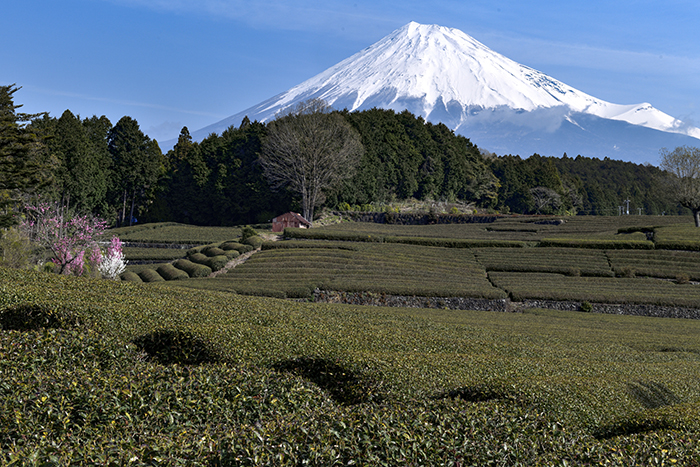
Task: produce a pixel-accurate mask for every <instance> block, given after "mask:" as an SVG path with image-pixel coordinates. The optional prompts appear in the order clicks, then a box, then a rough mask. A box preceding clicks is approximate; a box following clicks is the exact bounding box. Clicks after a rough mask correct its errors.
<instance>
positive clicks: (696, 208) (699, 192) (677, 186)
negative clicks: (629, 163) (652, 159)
mask: <svg viewBox="0 0 700 467" xmlns="http://www.w3.org/2000/svg"><path fill="white" fill-rule="evenodd" d="M660 167H661V169H662V170H665V171H666V172H668V173H669V178H668V182H669V187H670V189H671V192H672V193H673V196H674V198H675V199H676V201H678V204H680V205H681V206H683V207H686V208H688V209H690V210H691V211H692V212H693V218H694V220H695V227H700V149H699V148H695V147H689V146H680V147H677V148H676V149H674V150H673V151H672V152H669V151H668V150H667V149H666V148H664V149H662V150H661V165H660Z"/></svg>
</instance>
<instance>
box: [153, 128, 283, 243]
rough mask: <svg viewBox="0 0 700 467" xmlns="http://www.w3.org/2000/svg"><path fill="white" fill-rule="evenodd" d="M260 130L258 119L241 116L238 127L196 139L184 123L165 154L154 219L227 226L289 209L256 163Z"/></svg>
mask: <svg viewBox="0 0 700 467" xmlns="http://www.w3.org/2000/svg"><path fill="white" fill-rule="evenodd" d="M266 133H267V129H266V126H265V125H264V124H262V123H259V122H253V123H251V122H250V121H249V120H248V119H247V118H245V119H244V120H243V122H241V125H240V127H239V128H233V127H231V128H228V129H227V130H226V131H224V132H223V133H222V134H221V135H215V134H212V135H210V136H209V137H207V138H206V139H204V140H203V141H202V142H201V143H196V142H193V141H192V138H191V136H190V134H189V131H188V129H187V128H186V127H184V128H183V129H182V131H181V133H180V136H179V138H178V142H177V144H176V145H175V147H174V148H173V149H172V150H171V151H168V154H167V156H166V159H167V161H168V172H167V177H166V178H165V179H163V181H162V183H161V187H160V192H159V198H158V200H157V202H156V204H159V205H161V206H162V207H163V212H162V214H160V215H161V217H160V218H156V219H158V220H165V219H167V220H174V221H177V222H182V223H186V224H195V225H212V226H214V225H218V226H224V225H226V226H231V225H239V224H246V223H247V224H255V223H260V222H269V221H270V219H272V218H273V217H274V216H275V215H276V214H278V213H279V212H286V211H288V210H290V209H291V201H292V200H291V197H290V196H289V194H288V193H287V192H286V190H281V191H279V192H273V191H272V190H271V189H270V187H269V186H268V183H267V181H266V180H265V177H264V176H263V173H262V169H261V167H260V164H259V163H258V154H259V153H260V150H261V144H262V140H263V139H264V137H265V135H266ZM156 219H152V220H156ZM229 238H233V236H231V237H229ZM222 240H225V239H222Z"/></svg>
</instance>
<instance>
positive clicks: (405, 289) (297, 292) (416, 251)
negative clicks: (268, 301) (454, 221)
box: [183, 242, 505, 299]
mask: <svg viewBox="0 0 700 467" xmlns="http://www.w3.org/2000/svg"><path fill="white" fill-rule="evenodd" d="M278 243H281V242H276V243H271V244H269V245H270V247H271V248H270V249H267V248H266V249H263V251H261V252H259V253H256V254H255V255H254V256H252V257H251V258H250V259H249V260H248V261H246V262H245V263H244V264H241V265H239V266H237V267H236V268H234V269H232V270H230V271H228V273H226V274H225V275H222V276H218V277H216V278H213V279H206V281H204V282H202V281H189V282H188V283H187V284H183V285H186V286H187V287H194V288H199V287H205V288H210V289H214V290H226V291H235V292H237V293H242V294H254V295H271V294H274V296H278V297H282V298H284V297H290V298H292V297H294V298H308V297H310V296H311V293H312V291H313V290H315V289H316V288H321V289H326V290H340V291H348V292H366V291H368V292H373V293H379V294H392V295H410V296H429V297H431V296H443V297H476V298H494V299H497V298H504V297H505V294H503V292H501V291H499V290H497V289H494V288H493V286H492V285H491V284H490V283H489V282H488V280H487V278H486V273H485V271H484V270H483V268H482V267H481V266H480V265H479V264H478V263H477V262H476V261H475V259H474V255H473V254H472V253H471V252H470V251H468V250H459V251H454V250H449V249H446V248H432V247H422V246H415V245H392V244H383V245H378V244H358V243H356V244H347V243H345V244H341V245H332V246H331V247H330V248H306V247H305V245H302V243H304V242H295V243H297V244H299V245H300V246H301V247H300V248H290V247H286V248H276V246H277V244H278ZM306 243H307V244H309V243H313V242H306ZM267 245H268V244H266V246H267ZM292 246H293V245H292ZM338 246H340V247H341V248H338Z"/></svg>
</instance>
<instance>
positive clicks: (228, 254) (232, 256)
mask: <svg viewBox="0 0 700 467" xmlns="http://www.w3.org/2000/svg"><path fill="white" fill-rule="evenodd" d="M224 255H225V256H226V257H227V258H228V259H236V258H238V257H239V256H241V254H240V253H239V252H238V251H237V250H228V251H225V252H224Z"/></svg>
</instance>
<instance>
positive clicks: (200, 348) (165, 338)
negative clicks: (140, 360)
mask: <svg viewBox="0 0 700 467" xmlns="http://www.w3.org/2000/svg"><path fill="white" fill-rule="evenodd" d="M133 342H134V344H135V345H136V347H137V348H138V349H139V350H140V351H142V352H144V353H145V354H146V355H148V358H151V359H153V360H155V361H156V362H158V363H160V364H161V365H172V364H178V365H199V364H203V363H215V362H216V361H217V360H219V357H218V356H217V355H216V351H215V350H213V349H212V348H211V347H212V346H211V344H209V343H208V342H206V341H205V340H204V339H202V338H200V337H197V336H195V335H193V334H191V333H189V332H182V331H172V330H169V329H159V330H157V331H154V332H151V333H148V334H146V335H144V336H139V337H137V338H136V339H134V341H133Z"/></svg>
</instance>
